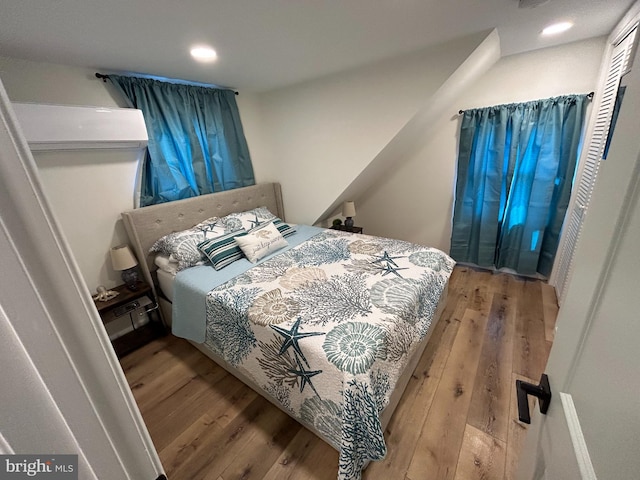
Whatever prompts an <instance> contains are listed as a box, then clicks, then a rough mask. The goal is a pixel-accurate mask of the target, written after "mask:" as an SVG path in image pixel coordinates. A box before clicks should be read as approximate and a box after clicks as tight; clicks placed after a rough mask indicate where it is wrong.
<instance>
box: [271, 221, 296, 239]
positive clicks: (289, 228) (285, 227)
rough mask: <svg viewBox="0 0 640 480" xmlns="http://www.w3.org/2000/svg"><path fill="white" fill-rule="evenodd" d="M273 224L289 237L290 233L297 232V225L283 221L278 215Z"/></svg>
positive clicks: (284, 235) (283, 234)
mask: <svg viewBox="0 0 640 480" xmlns="http://www.w3.org/2000/svg"><path fill="white" fill-rule="evenodd" d="M273 224H274V225H275V226H276V228H277V229H278V231H279V232H280V234H281V235H282V236H283V237H288V236H289V235H293V234H294V233H296V227H294V226H291V225H289V224H288V223H285V222H283V221H282V220H280V219H279V218H278V217H276V218H275V219H274V220H273Z"/></svg>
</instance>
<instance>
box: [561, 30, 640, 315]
mask: <svg viewBox="0 0 640 480" xmlns="http://www.w3.org/2000/svg"><path fill="white" fill-rule="evenodd" d="M636 31H637V26H636V27H634V28H633V29H632V30H631V32H629V33H628V34H627V36H626V37H624V38H623V39H622V40H621V41H620V42H619V43H618V44H617V45H616V46H615V47H614V49H613V52H612V54H611V61H610V65H609V71H608V73H607V77H606V80H605V84H604V87H603V90H602V98H601V100H600V104H599V105H598V107H597V108H598V111H597V113H596V114H595V115H596V116H595V124H594V126H593V131H592V132H591V137H590V138H589V139H588V140H587V141H588V147H587V150H586V154H583V155H582V157H583V160H582V164H583V166H582V169H581V171H580V173H579V175H578V178H577V179H576V186H577V188H575V190H576V194H575V197H574V201H573V203H572V205H571V207H570V212H569V214H568V215H567V219H566V220H565V226H564V232H563V235H562V240H561V243H560V247H559V249H558V255H557V261H556V265H555V269H554V275H553V277H552V278H551V283H552V284H553V285H554V286H555V288H556V293H557V294H558V300H559V302H560V303H562V300H564V295H565V293H566V287H567V284H568V281H569V278H570V276H571V271H572V267H573V254H574V251H575V247H576V244H577V243H578V240H579V238H580V231H581V230H582V223H583V221H584V218H585V215H586V213H587V209H588V207H589V202H590V201H591V194H592V192H593V187H594V185H595V182H596V178H597V176H598V170H599V168H600V161H601V160H602V155H603V152H604V148H605V144H606V141H607V136H608V135H609V127H610V125H611V116H612V114H613V107H614V104H615V101H616V96H617V94H618V87H619V86H620V78H621V77H622V75H624V74H625V73H627V72H628V71H629V70H630V69H631V61H632V58H633V57H632V56H631V54H632V51H633V46H634V40H635V36H636ZM585 143H586V142H585Z"/></svg>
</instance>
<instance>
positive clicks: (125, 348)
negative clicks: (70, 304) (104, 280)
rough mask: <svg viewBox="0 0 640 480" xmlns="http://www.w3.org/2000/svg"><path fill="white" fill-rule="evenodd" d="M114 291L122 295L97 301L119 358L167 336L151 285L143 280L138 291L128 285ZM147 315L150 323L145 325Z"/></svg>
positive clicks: (103, 321) (99, 311)
mask: <svg viewBox="0 0 640 480" xmlns="http://www.w3.org/2000/svg"><path fill="white" fill-rule="evenodd" d="M111 290H114V291H116V292H118V296H117V297H115V298H112V299H111V300H108V301H106V302H99V301H97V300H94V301H93V302H94V303H95V305H96V308H97V309H98V313H99V314H100V318H101V319H102V323H103V324H104V326H105V328H106V329H107V333H109V338H110V339H111V343H112V344H113V349H114V350H115V352H116V355H117V356H118V358H122V357H123V356H125V355H126V354H127V353H130V352H132V351H133V350H135V349H137V348H139V347H141V346H142V345H145V344H146V343H149V342H150V341H151V340H153V339H154V338H157V337H160V336H162V335H165V334H166V333H167V329H166V327H165V325H164V323H163V321H162V318H161V317H160V314H159V312H158V302H156V299H155V297H154V295H153V291H152V290H151V287H150V286H149V285H148V284H147V283H145V282H141V281H139V282H138V289H137V290H129V289H128V288H127V287H126V286H125V285H120V286H118V287H115V288H112V289H111ZM145 314H146V315H148V317H149V321H148V322H147V323H145V324H141V321H142V320H144V318H145ZM110 330H111V332H110Z"/></svg>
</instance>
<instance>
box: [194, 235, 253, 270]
mask: <svg viewBox="0 0 640 480" xmlns="http://www.w3.org/2000/svg"><path fill="white" fill-rule="evenodd" d="M246 233H247V231H246V230H244V229H242V230H236V231H235V232H231V233H226V234H224V235H222V236H221V237H217V238H212V239H210V240H205V241H204V242H202V243H201V244H199V245H198V249H199V250H200V251H201V252H202V253H203V254H204V255H205V256H206V257H207V258H208V259H209V261H210V262H211V264H212V265H213V268H215V269H216V270H221V269H222V268H224V267H226V266H227V265H229V264H231V263H233V262H235V261H236V260H240V259H241V258H242V257H243V254H242V250H241V249H240V247H239V246H238V244H237V243H236V241H235V240H234V238H235V237H237V236H238V235H244V234H246Z"/></svg>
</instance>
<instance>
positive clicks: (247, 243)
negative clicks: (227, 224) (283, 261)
mask: <svg viewBox="0 0 640 480" xmlns="http://www.w3.org/2000/svg"><path fill="white" fill-rule="evenodd" d="M235 241H236V242H237V243H238V245H239V246H240V248H241V249H242V252H243V253H244V254H245V256H246V257H247V258H248V259H249V261H250V262H251V263H256V262H257V261H258V260H260V259H262V258H264V257H266V256H267V255H269V254H270V253H273V252H275V251H277V250H280V249H281V248H284V247H286V246H287V245H288V243H287V241H286V240H285V239H284V237H283V236H282V235H281V234H280V232H279V231H278V229H277V228H276V226H275V225H274V224H273V223H272V222H269V223H266V224H264V225H260V226H259V227H257V228H254V229H253V230H251V231H250V232H248V233H247V234H246V235H243V236H238V237H235Z"/></svg>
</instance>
